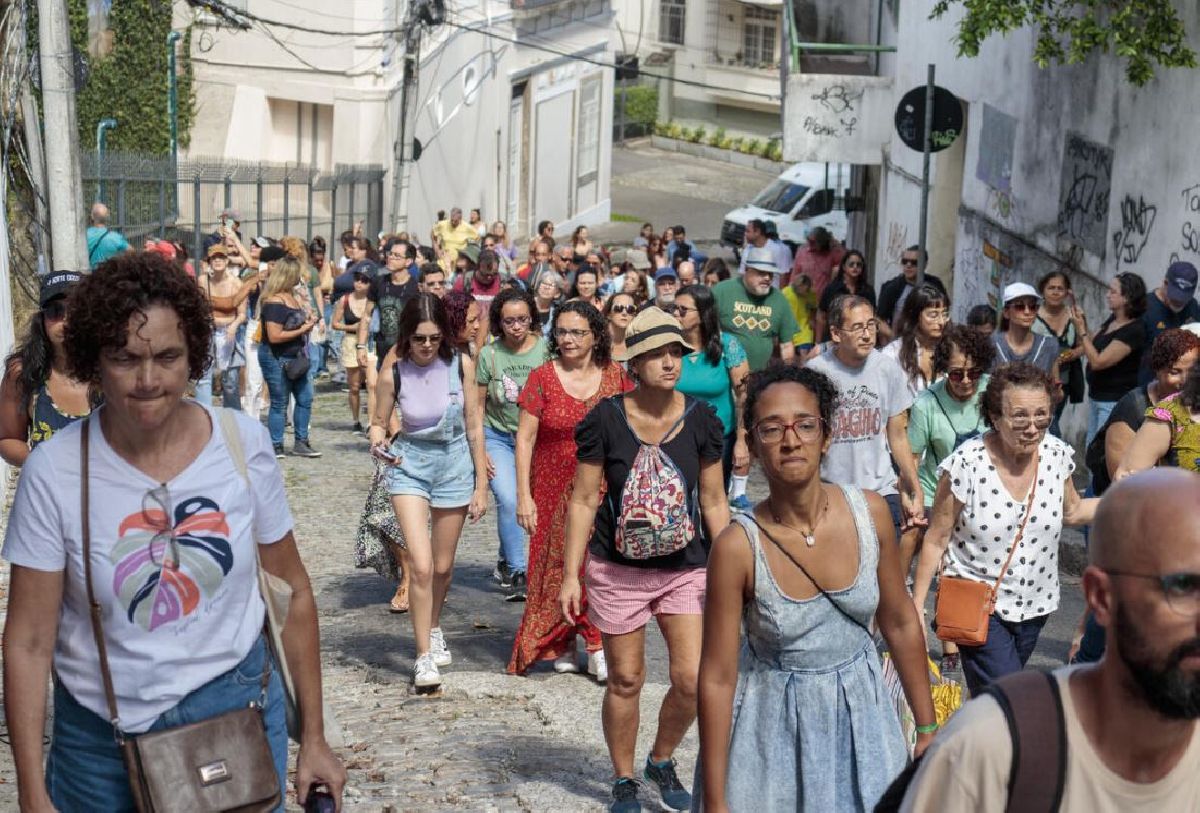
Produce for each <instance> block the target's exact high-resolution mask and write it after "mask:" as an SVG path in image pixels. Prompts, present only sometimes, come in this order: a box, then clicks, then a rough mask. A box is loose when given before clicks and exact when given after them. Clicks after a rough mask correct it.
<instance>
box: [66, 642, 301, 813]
mask: <svg viewBox="0 0 1200 813" xmlns="http://www.w3.org/2000/svg"><path fill="white" fill-rule="evenodd" d="M265 657H269V654H268V651H267V645H266V640H265V639H264V638H262V637H261V636H260V637H259V638H258V640H257V641H256V642H255V643H254V646H252V647H251V648H250V652H249V653H248V654H247V655H246V657H245V658H243V659H242V662H241V663H239V664H238V665H237V666H235V667H233V668H232V669H230V670H229V671H228V672H226V673H225V674H223V675H217V676H216V677H215V678H213V679H212V680H210V681H209V682H208V683H206V684H204V685H203V686H201V687H200V688H198V689H196V690H194V691H192V692H191V693H190V694H188V695H186V696H185V697H184V698H183V699H182V700H180V701H179V703H177V704H176V705H175V706H174V707H173V708H170V709H168V710H167V711H165V712H163V713H162V714H161V715H159V717H158V719H157V720H155V721H154V724H153V725H151V726H150V731H161V730H162V729H164V728H173V727H175V726H180V725H186V724H188V723H194V722H198V721H200V720H207V719H209V718H212V717H216V716H217V715H219V714H224V713H225V712H227V711H233V710H235V709H242V708H245V707H246V704H247V703H249V702H250V701H251V700H258V699H259V696H260V694H261V692H262V668H263V658H265ZM96 680H97V681H98V680H100V676H99V674H97V676H96ZM263 720H264V723H265V725H266V729H267V740H268V742H270V744H271V755H272V757H274V760H275V770H276V773H277V774H278V776H279V782H280V787H281V788H285V789H286V787H287V784H286V783H287V758H288V741H287V726H286V722H285V720H284V698H283V682H282V681H281V680H280V679H279V672H278V670H276V669H275V668H274V664H273V663H272V669H271V681H270V683H269V684H268V688H267V703H266V708H265V709H264V710H263ZM46 790H47V791H48V792H49V794H50V799H51V801H53V802H54V806H55V807H56V808H58V809H59V810H61V811H63V813H68V811H82V810H105V811H132V810H133V809H134V806H133V794H132V793H131V792H130V790H129V776H128V774H127V773H126V771H125V763H124V761H123V760H122V758H121V749H120V748H119V747H118V746H117V743H116V741H115V740H114V738H113V727H112V724H111V723H110V722H109V721H108V720H105V719H104V718H103V717H100V716H99V715H97V714H96V713H95V712H93V711H91V710H90V709H86V708H84V707H83V706H81V705H80V704H79V702H78V701H77V700H76V699H75V698H74V697H72V696H71V693H70V692H68V691H67V690H66V688H65V687H64V686H63V685H62V683H60V682H59V681H58V680H57V679H55V681H54V723H53V734H52V738H51V742H50V755H49V757H48V758H47V760H46ZM285 795H286V794H285ZM283 809H284V808H283V805H282V804H280V805H279V807H278V808H277V810H278V811H282V810H283Z"/></svg>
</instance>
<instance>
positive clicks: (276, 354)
mask: <svg viewBox="0 0 1200 813" xmlns="http://www.w3.org/2000/svg"><path fill="white" fill-rule="evenodd" d="M300 271H301V266H300V261H299V260H297V259H295V258H293V257H284V258H282V259H280V260H278V261H276V263H275V268H274V269H273V270H272V271H271V276H269V277H268V278H267V286H266V290H264V291H263V294H262V311H261V313H260V315H259V321H260V322H261V324H262V342H261V343H260V344H259V345H258V366H259V367H260V368H261V369H262V374H263V381H265V382H266V384H267V391H268V392H269V393H270V395H271V411H270V412H269V413H268V415H267V429H268V430H270V432H271V444H272V445H273V446H274V447H275V456H276V457H283V455H284V448H283V428H284V418H285V416H286V414H287V406H288V399H289V398H291V399H295V402H296V406H295V409H293V411H292V422H293V425H294V429H295V435H296V440H295V442H294V443H293V444H292V454H294V455H297V456H298V457H320V456H321V453H320V452H318V451H316V450H315V449H313V447H312V446H311V445H310V444H309V442H308V420H309V418H310V417H311V415H312V401H313V389H312V378H311V377H310V376H309V375H308V363H309V360H308V334H309V333H310V332H312V329H313V327H315V326H316V324H317V314H316V313H314V312H312V311H311V310H306V309H305V307H304V305H303V304H302V303H301V301H300V300H299V299H298V298H297V296H296V287H297V286H299V285H300Z"/></svg>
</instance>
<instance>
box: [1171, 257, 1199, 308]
mask: <svg viewBox="0 0 1200 813" xmlns="http://www.w3.org/2000/svg"><path fill="white" fill-rule="evenodd" d="M1195 295H1196V266H1194V265H1192V264H1191V263H1189V262H1185V261H1182V260H1180V261H1176V262H1173V263H1171V265H1170V267H1169V268H1167V299H1169V300H1171V301H1172V302H1173V303H1175V304H1176V305H1180V304H1184V303H1186V302H1187V301H1188V300H1189V299H1191V298H1192V297H1193V296H1195Z"/></svg>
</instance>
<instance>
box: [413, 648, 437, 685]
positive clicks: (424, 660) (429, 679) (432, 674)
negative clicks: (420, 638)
mask: <svg viewBox="0 0 1200 813" xmlns="http://www.w3.org/2000/svg"><path fill="white" fill-rule="evenodd" d="M413 685H414V686H417V687H418V688H426V687H429V686H441V685H442V676H441V673H439V672H438V668H437V664H436V663H434V661H433V655H432V654H431V653H429V652H426V653H425V654H424V655H422V656H420V657H419V658H417V662H416V663H415V664H413Z"/></svg>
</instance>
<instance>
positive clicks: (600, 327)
mask: <svg viewBox="0 0 1200 813" xmlns="http://www.w3.org/2000/svg"><path fill="white" fill-rule="evenodd" d="M549 350H550V356H551V360H550V361H547V362H546V363H545V364H542V365H541V366H540V367H538V368H537V369H535V370H534V371H533V372H532V373H530V374H529V378H528V379H527V380H526V381H525V386H524V388H523V389H522V390H521V396H520V399H519V401H518V404H519V406H520V408H521V412H520V418H519V419H518V423H517V455H516V463H517V522H518V523H520V525H521V527H522V528H524V529H525V531H526V532H527V533H528V534H529V568H528V571H527V576H528V580H529V581H528V585H527V593H526V595H527V601H526V604H525V615H524V617H523V618H522V619H521V626H520V629H518V630H517V637H516V640H515V641H514V642H513V652H512V658H511V659H510V660H509V662H508V671H509V672H511V673H513V674H518V675H523V674H525V672H526V670H528V669H529V667H531V666H532V665H533V664H535V663H537V662H538V661H539V660H553V661H554V670H555V671H556V672H578V671H579V663H578V657H577V654H576V637H577V636H582V637H583V639H584V645H585V648H586V649H587V653H588V670H589V672H590V673H591V674H593V675H600V674H602V673H603V672H604V670H605V665H604V652H603V650H602V649H601V641H600V630H598V629H597V628H596V627H595V626H594V625H593V624H592V623H591V622H590V621H589V620H588V619H587V616H586V614H581V615H580V616H579V618H578V619H576V621H575V623H573V624H568V623H567V622H566V621H564V620H563V617H562V613H561V612H560V611H559V607H558V593H559V589H560V587H561V586H562V568H563V555H564V550H565V548H564V542H565V533H566V522H567V507H568V505H569V504H570V501H571V487H572V486H571V484H572V483H573V482H574V480H575V462H576V461H575V451H576V450H575V427H576V426H578V425H579V423H580V422H581V421H582V420H583V419H584V417H585V416H586V415H587V414H588V412H589V411H591V409H592V407H594V406H595V405H596V404H598V403H599V402H600V401H601V400H602V399H604V398H607V397H608V396H610V395H616V394H617V393H619V392H625V391H627V390H629V389H631V388H632V384H631V383H630V381H629V380H628V379H627V378H626V377H625V373H624V371H623V370H622V369H621V367H620V365H619V364H617V363H616V362H615V361H613V360H612V357H611V356H612V344H611V340H610V338H609V335H608V327H607V326H606V325H605V323H604V317H603V316H601V315H600V311H598V310H596V309H595V308H594V307H592V306H591V305H589V304H588V303H586V302H580V301H575V302H564V303H563V304H562V305H560V306H559V307H558V308H557V309H556V310H555V311H554V322H553V325H552V328H551V331H550V346H549ZM534 472H537V474H536V476H535V475H534ZM584 602H585V603H584V611H586V598H585V599H584Z"/></svg>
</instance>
